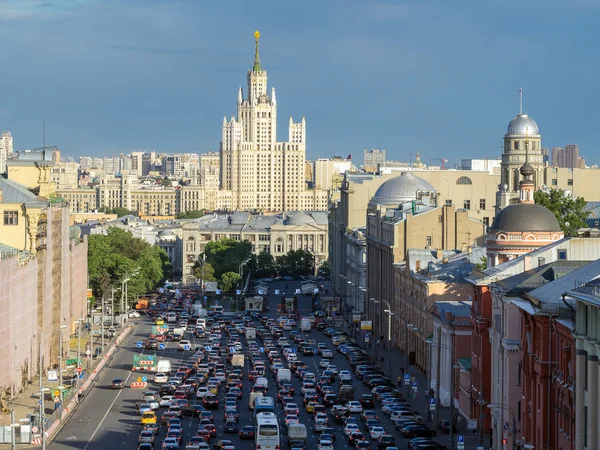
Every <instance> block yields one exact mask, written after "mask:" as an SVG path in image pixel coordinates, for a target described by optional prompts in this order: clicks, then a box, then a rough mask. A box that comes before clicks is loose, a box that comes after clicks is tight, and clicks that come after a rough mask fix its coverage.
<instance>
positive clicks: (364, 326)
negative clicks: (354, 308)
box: [358, 314, 373, 330]
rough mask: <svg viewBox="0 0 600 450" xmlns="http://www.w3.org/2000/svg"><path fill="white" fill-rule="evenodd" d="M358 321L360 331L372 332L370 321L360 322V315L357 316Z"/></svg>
mask: <svg viewBox="0 0 600 450" xmlns="http://www.w3.org/2000/svg"><path fill="white" fill-rule="evenodd" d="M358 321H360V329H361V330H372V329H373V322H372V321H370V320H360V314H358Z"/></svg>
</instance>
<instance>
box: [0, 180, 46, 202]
mask: <svg viewBox="0 0 600 450" xmlns="http://www.w3.org/2000/svg"><path fill="white" fill-rule="evenodd" d="M0 191H2V200H1V201H0V202H1V203H15V204H21V203H40V204H46V200H45V199H44V198H43V197H40V196H38V195H37V194H34V193H33V192H32V191H30V190H29V189H27V188H26V187H25V186H23V185H22V184H19V183H15V182H14V181H11V180H9V179H7V178H4V177H1V176H0Z"/></svg>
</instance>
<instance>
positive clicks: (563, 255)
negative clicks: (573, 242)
mask: <svg viewBox="0 0 600 450" xmlns="http://www.w3.org/2000/svg"><path fill="white" fill-rule="evenodd" d="M558 259H564V260H566V259H567V250H559V251H558Z"/></svg>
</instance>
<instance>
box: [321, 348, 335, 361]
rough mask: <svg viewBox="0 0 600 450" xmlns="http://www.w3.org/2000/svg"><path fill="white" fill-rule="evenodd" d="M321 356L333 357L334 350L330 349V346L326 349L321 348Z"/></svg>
mask: <svg viewBox="0 0 600 450" xmlns="http://www.w3.org/2000/svg"><path fill="white" fill-rule="evenodd" d="M321 356H322V357H323V358H328V359H331V358H333V352H332V351H331V350H329V349H328V348H325V349H323V350H321Z"/></svg>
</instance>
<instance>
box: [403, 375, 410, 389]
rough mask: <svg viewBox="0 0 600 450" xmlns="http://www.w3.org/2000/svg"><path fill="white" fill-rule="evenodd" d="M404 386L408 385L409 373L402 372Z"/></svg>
mask: <svg viewBox="0 0 600 450" xmlns="http://www.w3.org/2000/svg"><path fill="white" fill-rule="evenodd" d="M404 386H410V374H408V373H405V374H404Z"/></svg>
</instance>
